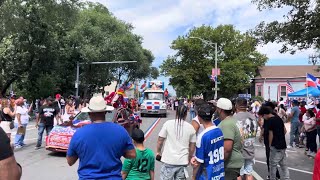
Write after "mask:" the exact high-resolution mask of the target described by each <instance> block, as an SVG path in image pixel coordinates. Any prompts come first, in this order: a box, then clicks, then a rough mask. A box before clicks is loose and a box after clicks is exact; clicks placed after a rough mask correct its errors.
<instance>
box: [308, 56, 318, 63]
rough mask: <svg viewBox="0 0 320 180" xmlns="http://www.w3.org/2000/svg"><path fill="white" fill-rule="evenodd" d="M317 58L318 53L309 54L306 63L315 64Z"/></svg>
mask: <svg viewBox="0 0 320 180" xmlns="http://www.w3.org/2000/svg"><path fill="white" fill-rule="evenodd" d="M319 59H320V54H311V55H309V60H308V63H309V64H313V65H316V64H318V63H319Z"/></svg>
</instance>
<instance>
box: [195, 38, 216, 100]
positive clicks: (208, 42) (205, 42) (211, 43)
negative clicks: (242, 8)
mask: <svg viewBox="0 0 320 180" xmlns="http://www.w3.org/2000/svg"><path fill="white" fill-rule="evenodd" d="M189 38H190V39H199V40H200V41H201V42H202V43H203V44H204V45H205V46H207V45H209V46H211V47H213V46H212V45H214V49H215V53H214V54H215V57H214V75H215V76H217V78H216V82H215V83H214V99H215V100H217V99H218V83H219V81H218V43H214V42H211V41H208V40H205V39H202V38H199V37H189Z"/></svg>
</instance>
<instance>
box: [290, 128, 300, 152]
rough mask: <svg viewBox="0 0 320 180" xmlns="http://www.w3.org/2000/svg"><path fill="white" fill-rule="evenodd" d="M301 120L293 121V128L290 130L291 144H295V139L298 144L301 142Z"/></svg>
mask: <svg viewBox="0 0 320 180" xmlns="http://www.w3.org/2000/svg"><path fill="white" fill-rule="evenodd" d="M299 127H300V122H291V130H290V146H293V141H295V143H296V144H299V131H300V129H299Z"/></svg>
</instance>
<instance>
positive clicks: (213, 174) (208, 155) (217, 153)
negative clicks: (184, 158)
mask: <svg viewBox="0 0 320 180" xmlns="http://www.w3.org/2000/svg"><path fill="white" fill-rule="evenodd" d="M212 114H213V112H212V108H211V107H210V106H209V105H203V106H201V107H200V108H199V111H198V118H199V121H200V123H201V124H203V126H204V128H205V130H204V131H202V133H201V134H199V137H198V138H197V143H196V156H195V157H194V158H192V160H191V164H192V165H193V166H195V168H194V172H193V179H196V180H211V179H220V180H224V147H223V145H224V138H223V134H222V131H221V129H220V128H218V127H217V126H215V125H214V124H213V123H212V121H211V117H212Z"/></svg>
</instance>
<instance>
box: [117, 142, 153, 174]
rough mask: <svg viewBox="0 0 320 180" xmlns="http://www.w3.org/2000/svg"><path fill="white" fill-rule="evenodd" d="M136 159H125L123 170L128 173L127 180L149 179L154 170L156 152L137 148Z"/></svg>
mask: <svg viewBox="0 0 320 180" xmlns="http://www.w3.org/2000/svg"><path fill="white" fill-rule="evenodd" d="M136 153H137V156H136V158H135V159H125V160H124V163H123V166H122V171H124V172H126V173H128V176H127V178H126V179H127V180H149V179H151V177H150V171H154V159H155V157H154V153H153V152H152V150H150V149H148V148H146V149H145V150H143V151H141V150H139V149H136Z"/></svg>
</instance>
